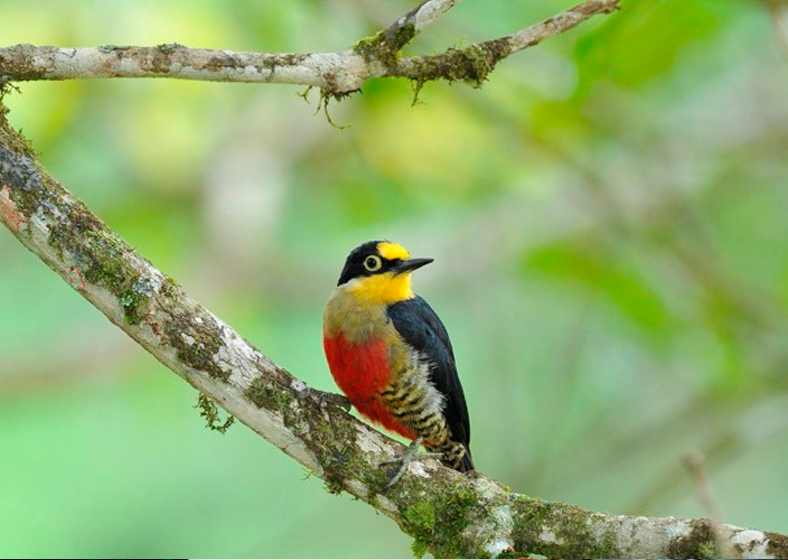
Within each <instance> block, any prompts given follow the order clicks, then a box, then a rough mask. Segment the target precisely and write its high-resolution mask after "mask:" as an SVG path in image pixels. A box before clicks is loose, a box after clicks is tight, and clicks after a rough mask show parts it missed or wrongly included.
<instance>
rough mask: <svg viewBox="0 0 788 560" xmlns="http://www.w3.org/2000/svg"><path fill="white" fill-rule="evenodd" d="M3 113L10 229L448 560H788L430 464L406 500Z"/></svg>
mask: <svg viewBox="0 0 788 560" xmlns="http://www.w3.org/2000/svg"><path fill="white" fill-rule="evenodd" d="M5 112H6V109H5V108H4V107H3V106H2V104H0V222H2V224H3V225H5V226H6V227H7V228H8V229H9V230H10V231H11V233H12V234H13V235H14V236H16V238H17V239H18V240H19V241H20V242H21V243H22V244H23V245H25V246H26V247H27V248H28V249H30V251H32V252H33V253H34V254H35V255H37V256H38V257H39V258H40V259H41V260H43V261H44V262H45V263H46V264H47V265H48V266H49V267H50V268H51V269H52V270H54V271H55V272H56V273H57V274H59V275H60V276H61V277H62V278H63V279H64V280H65V281H66V282H68V283H69V284H70V285H71V286H72V287H73V288H74V289H75V290H76V291H77V293H79V294H80V295H81V296H83V297H84V298H86V299H87V300H88V301H90V302H91V303H92V304H93V305H94V306H95V307H96V308H97V309H98V310H100V311H101V312H102V313H103V314H104V315H106V317H107V318H108V319H109V320H110V321H111V322H113V323H114V324H115V325H117V326H118V327H119V328H121V329H122V330H123V331H124V332H125V333H126V334H128V335H129V336H130V337H131V338H133V339H134V340H135V341H136V342H137V343H139V344H140V345H141V346H142V347H143V348H145V349H146V350H147V351H148V352H150V353H151V354H152V355H153V356H154V357H155V358H156V359H158V360H159V361H160V362H161V363H163V364H164V365H165V366H167V367H168V368H170V369H171V370H172V371H173V372H175V373H176V374H178V375H179V376H181V377H182V378H183V379H184V380H186V381H187V382H188V383H190V384H191V385H192V386H194V387H195V388H196V389H197V390H199V391H200V392H202V393H203V394H204V395H207V396H208V397H210V398H211V399H213V400H214V401H215V402H216V403H218V404H219V405H220V406H221V407H222V408H224V409H225V410H227V411H228V412H229V413H230V414H232V415H233V416H234V417H235V418H237V419H238V420H239V421H241V422H243V423H244V424H246V425H247V426H248V427H249V428H251V429H252V430H254V431H255V432H257V433H258V434H260V435H261V436H263V437H264V438H265V439H266V440H268V441H270V442H271V443H273V444H274V445H276V446H277V447H279V448H280V449H282V450H283V451H284V452H285V453H287V454H288V455H290V456H291V457H293V458H294V459H295V460H296V461H298V462H299V463H300V464H301V465H303V466H305V467H306V468H308V469H309V470H310V471H312V472H314V473H315V474H316V475H317V476H319V477H320V478H321V479H323V480H324V481H325V483H326V488H327V489H328V490H329V491H331V492H336V493H339V492H342V491H344V492H347V493H349V494H351V495H353V496H355V497H357V498H359V499H361V500H363V501H364V502H366V503H368V504H370V505H371V506H372V507H373V508H375V509H376V510H377V511H379V512H381V513H384V514H385V515H387V516H389V517H390V518H391V519H393V520H394V521H395V522H396V523H397V524H398V525H399V526H400V528H401V529H402V530H403V531H404V532H406V533H407V534H409V535H411V536H412V537H413V538H414V539H415V541H414V551H415V552H416V553H417V554H421V553H423V552H425V551H429V552H431V553H432V554H434V555H435V556H436V557H442V556H447V557H461V558H463V557H489V556H497V555H503V556H526V555H528V554H529V553H538V554H543V555H546V556H550V557H563V558H711V557H715V551H716V546H717V540H718V539H723V540H724V541H725V542H726V543H727V545H728V546H729V547H730V550H734V551H736V552H737V553H738V554H740V555H741V557H743V558H788V537H786V536H784V535H780V534H777V533H768V532H763V531H758V530H751V529H742V528H739V527H734V526H732V525H718V526H716V527H715V525H714V524H713V523H712V522H711V521H709V520H707V519H674V518H649V517H627V516H619V515H608V514H604V513H596V512H591V511H587V510H584V509H581V508H579V507H576V506H573V505H570V504H563V503H550V502H545V501H543V500H539V499H537V498H532V497H529V496H525V495H522V494H516V493H514V492H511V491H509V489H507V488H505V487H503V486H501V485H500V484H498V483H497V482H495V481H493V480H491V479H489V478H487V477H486V476H484V475H482V474H479V473H472V474H470V475H467V476H464V475H461V474H460V473H458V472H456V471H453V470H451V469H448V468H445V467H443V466H442V465H441V464H440V463H438V462H437V461H435V460H432V459H419V460H417V461H414V462H413V463H412V464H411V465H410V466H409V468H408V472H407V474H406V475H405V476H404V477H403V479H402V480H401V481H400V482H399V483H398V484H397V485H395V487H394V488H392V489H390V490H387V491H385V492H383V491H382V490H381V489H382V487H383V486H384V483H385V481H386V480H387V477H388V473H387V472H386V471H384V470H382V469H380V468H379V467H378V464H379V463H380V461H381V460H383V459H387V458H390V457H391V456H392V455H394V454H396V453H400V452H401V451H402V450H403V449H404V448H403V446H402V445H400V444H398V443H396V442H395V441H393V440H391V439H389V438H388V437H386V436H384V435H383V434H381V433H379V432H377V431H375V430H373V429H371V428H370V427H369V426H367V425H366V424H364V423H362V422H359V421H357V420H356V419H355V418H353V417H352V416H351V415H349V414H347V412H345V411H344V410H343V409H342V408H340V407H338V406H335V405H333V404H331V402H330V400H324V399H321V398H319V394H318V393H317V392H316V391H314V390H310V389H309V388H308V387H307V386H306V384H305V383H304V382H302V381H300V380H299V379H297V378H295V377H294V376H292V375H291V374H290V373H288V372H287V371H285V370H284V369H283V368H281V367H279V366H278V365H277V364H275V363H274V362H272V361H271V360H270V359H269V358H268V357H266V356H265V355H264V354H262V353H261V352H260V351H259V350H257V349H256V348H254V347H253V346H252V345H251V344H250V343H249V342H247V341H246V340H244V339H243V338H242V337H241V336H239V335H238V334H237V333H236V332H235V331H234V330H233V329H232V328H230V327H229V326H228V325H226V324H225V323H224V322H222V321H221V320H220V319H219V318H217V317H216V315H214V314H213V313H211V312H210V311H208V310H207V309H205V308H204V307H203V306H202V305H200V304H199V303H198V302H196V301H195V300H194V299H192V298H191V297H189V295H188V294H186V292H185V291H184V290H183V288H181V286H180V285H178V284H177V282H175V281H174V280H173V279H172V278H170V277H168V276H166V275H165V274H164V273H162V272H160V271H159V270H158V269H156V268H155V267H154V266H153V265H152V264H151V263H150V262H148V261H147V260H146V259H145V258H144V257H142V256H141V255H139V254H138V253H136V252H135V251H134V250H133V249H132V248H131V247H129V245H128V244H127V243H126V242H125V241H123V239H122V238H121V237H120V236H119V235H118V234H117V233H115V232H114V231H112V230H111V229H109V228H108V227H107V226H106V225H105V224H104V223H103V222H102V221H101V220H100V219H99V218H98V217H96V216H95V215H93V214H92V213H91V212H90V210H89V209H88V208H87V207H86V206H85V205H84V204H83V203H82V202H80V201H79V200H78V199H77V198H76V197H74V196H73V195H72V194H71V193H69V192H68V191H67V190H66V189H65V188H64V187H63V186H62V185H60V184H59V183H58V182H57V181H56V180H55V179H54V178H53V177H52V176H51V175H50V174H49V173H48V172H47V171H46V170H45V169H44V168H43V167H42V166H41V164H40V163H39V162H38V161H37V159H36V156H35V154H34V153H33V151H32V150H31V148H30V146H29V145H28V143H27V142H26V141H25V139H24V138H23V137H22V136H21V135H20V134H19V133H17V132H16V131H15V130H13V129H12V128H11V127H10V125H9V124H8V122H7V121H6V119H5Z"/></svg>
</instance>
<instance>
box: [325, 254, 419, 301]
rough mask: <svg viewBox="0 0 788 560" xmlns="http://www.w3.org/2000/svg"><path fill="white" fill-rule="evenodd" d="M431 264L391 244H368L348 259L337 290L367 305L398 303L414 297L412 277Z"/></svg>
mask: <svg viewBox="0 0 788 560" xmlns="http://www.w3.org/2000/svg"><path fill="white" fill-rule="evenodd" d="M431 262H432V259H413V258H411V257H410V253H408V251H407V250H406V249H405V248H404V247H403V246H402V245H398V244H396V243H392V242H391V241H368V242H367V243H364V244H363V245H359V246H358V247H356V248H355V249H353V251H351V253H350V255H348V257H347V260H346V261H345V267H344V268H343V269H342V274H340V276H339V282H337V286H338V288H339V289H343V290H346V291H347V292H348V293H350V294H352V295H354V296H355V297H357V298H358V299H359V300H362V301H363V302H365V303H371V304H391V303H396V302H398V301H402V300H405V299H410V298H412V297H413V290H412V289H411V283H410V275H411V273H412V272H413V271H414V270H416V269H417V268H421V267H422V266H424V265H425V264H429V263H431Z"/></svg>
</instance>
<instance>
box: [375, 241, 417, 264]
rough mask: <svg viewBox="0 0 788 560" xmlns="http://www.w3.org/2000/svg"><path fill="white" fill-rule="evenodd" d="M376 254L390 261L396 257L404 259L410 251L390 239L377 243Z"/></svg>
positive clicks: (408, 255)
mask: <svg viewBox="0 0 788 560" xmlns="http://www.w3.org/2000/svg"><path fill="white" fill-rule="evenodd" d="M378 254H379V255H380V256H381V257H383V258H384V259H388V260H390V261H395V260H397V259H402V260H405V259H407V258H408V257H410V253H408V251H407V249H405V247H403V246H402V245H398V244H397V243H392V242H390V241H383V242H381V243H378Z"/></svg>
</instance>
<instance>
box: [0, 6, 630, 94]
mask: <svg viewBox="0 0 788 560" xmlns="http://www.w3.org/2000/svg"><path fill="white" fill-rule="evenodd" d="M458 1H459V0H427V1H426V2H423V3H422V4H420V5H419V6H418V7H416V8H414V9H413V10H411V11H410V12H408V13H407V14H405V15H404V16H402V17H401V18H400V19H398V20H397V21H396V22H394V23H393V24H391V25H390V26H389V27H388V28H387V29H385V30H383V31H381V32H379V33H378V34H376V35H374V36H372V37H370V38H368V39H363V40H361V41H359V42H358V43H356V45H355V46H354V47H353V48H352V49H351V50H349V51H346V52H342V53H310V54H266V53H251V52H232V51H224V50H211V49H192V48H188V47H185V46H183V45H178V44H169V45H159V46H156V47H130V46H112V45H105V46H101V47H79V48H59V47H53V46H34V45H15V46H10V47H5V48H0V82H3V81H25V80H69V79H82V78H120V77H123V78H151V77H160V78H161V77H166V78H181V79H188V80H210V81H227V82H268V83H283V84H300V85H307V86H316V87H320V88H322V89H323V90H324V91H325V92H327V93H332V94H341V93H347V92H351V91H355V90H357V89H359V88H360V87H361V86H362V84H363V83H364V81H365V80H368V79H369V78H375V77H406V78H410V79H411V80H414V81H416V82H417V83H419V84H423V83H425V82H427V81H431V80H438V79H443V80H449V81H454V80H467V81H470V82H472V83H474V84H476V85H478V84H480V83H481V82H483V81H484V79H486V77H487V75H488V74H489V73H490V72H491V71H492V70H493V69H494V68H495V66H496V65H497V64H498V62H500V61H501V60H502V59H504V58H506V57H508V56H509V55H511V54H513V53H515V52H517V51H519V50H522V49H525V48H527V47H530V46H533V45H535V44H537V43H539V42H540V41H542V40H544V39H546V38H548V37H551V36H553V35H557V34H559V33H562V32H564V31H567V30H569V29H571V28H573V27H575V26H576V25H578V24H579V23H581V22H582V21H584V20H586V19H588V18H590V17H592V16H593V15H595V14H600V13H610V12H612V11H614V10H615V9H616V8H618V6H619V4H620V3H621V0H588V1H587V2H584V3H582V4H580V5H578V6H575V7H574V8H571V9H569V10H567V11H565V12H562V13H560V14H558V15H556V16H554V17H552V18H549V19H547V20H545V21H543V22H541V23H538V24H536V25H532V26H530V27H527V28H525V29H523V30H521V31H518V32H517V33H515V34H513V35H510V36H508V37H503V38H501V39H495V40H492V41H485V42H481V43H476V44H473V45H470V46H469V47H466V48H462V49H449V50H447V51H446V52H444V53H441V54H438V55H429V56H415V57H410V58H401V57H400V56H399V51H400V50H401V49H402V47H404V46H405V45H406V44H407V43H408V42H409V41H411V40H412V39H413V37H415V36H416V34H417V33H418V32H419V31H420V30H422V29H424V28H425V27H426V26H427V25H429V24H430V23H432V22H433V21H435V19H437V18H438V17H439V16H441V15H442V14H444V13H445V12H447V11H448V10H449V9H450V8H451V7H452V6H454V5H455V4H456V3H457V2H458Z"/></svg>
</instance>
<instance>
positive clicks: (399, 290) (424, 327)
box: [323, 240, 474, 487]
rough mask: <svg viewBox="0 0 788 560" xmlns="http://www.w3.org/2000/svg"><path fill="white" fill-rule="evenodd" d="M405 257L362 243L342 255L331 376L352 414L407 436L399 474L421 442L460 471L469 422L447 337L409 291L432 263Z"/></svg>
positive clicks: (330, 333) (467, 459)
mask: <svg viewBox="0 0 788 560" xmlns="http://www.w3.org/2000/svg"><path fill="white" fill-rule="evenodd" d="M433 260H434V259H431V258H411V256H410V253H409V252H408V251H407V250H406V249H405V248H404V247H403V246H402V245H399V244H398V243H394V242H391V241H388V240H376V241H368V242H366V243H363V244H361V245H359V246H358V247H356V248H355V249H353V251H351V252H350V254H349V255H348V257H347V259H346V260H345V264H344V267H343V268H342V272H341V274H340V276H339V280H338V282H337V286H336V288H335V289H334V291H333V292H332V294H331V296H330V297H329V299H328V303H327V304H326V307H325V312H324V314H323V348H324V350H325V355H326V361H327V362H328V366H329V369H330V371H331V375H332V377H333V378H334V381H335V382H336V384H337V386H338V387H339V389H340V390H341V391H342V392H343V393H344V394H345V395H346V396H347V398H348V399H349V400H350V403H351V404H352V405H353V406H354V407H355V408H356V410H358V412H359V413H360V414H361V415H362V416H363V417H365V418H367V419H368V420H370V421H371V422H372V423H374V424H378V425H381V426H383V427H384V428H386V429H387V430H389V431H391V432H394V433H396V434H399V435H401V436H403V437H404V438H407V439H409V440H411V445H410V446H409V448H408V451H407V452H406V454H405V455H403V456H402V457H401V458H400V459H395V460H392V461H384V463H388V462H400V463H401V465H400V469H399V470H398V471H397V472H396V473H395V475H394V476H393V477H392V478H391V480H390V481H389V483H388V484H387V487H389V486H391V485H393V484H394V483H395V482H396V481H397V480H398V479H399V477H401V476H402V474H403V473H404V471H405V469H406V467H407V463H408V462H409V461H410V459H412V457H413V456H414V455H415V454H416V453H417V451H418V448H419V447H420V446H422V445H423V446H424V448H425V449H426V451H427V452H428V454H431V455H434V456H437V457H439V458H440V460H441V462H442V463H443V464H445V465H446V466H448V467H451V468H453V469H455V470H457V471H460V472H468V471H471V470H473V469H474V464H473V459H472V457H471V450H470V440H471V426H470V421H469V419H468V407H467V404H466V402H465V394H464V393H463V390H462V385H461V384H460V379H459V376H458V375H457V366H456V362H455V359H454V351H453V349H452V345H451V341H450V340H449V335H448V333H447V331H446V327H445V326H444V324H443V322H442V321H441V320H440V318H439V317H438V315H437V314H436V313H435V311H434V310H433V309H432V307H430V305H429V304H428V303H427V302H426V301H425V300H424V299H423V298H422V297H421V296H418V295H416V294H414V293H413V289H412V281H411V274H412V273H413V271H415V270H417V269H419V268H421V267H423V266H425V265H427V264H429V263H431V262H433Z"/></svg>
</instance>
